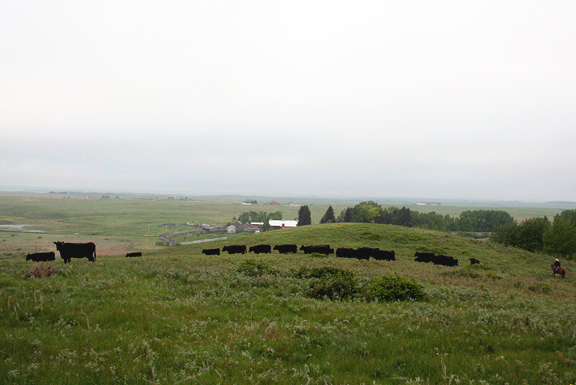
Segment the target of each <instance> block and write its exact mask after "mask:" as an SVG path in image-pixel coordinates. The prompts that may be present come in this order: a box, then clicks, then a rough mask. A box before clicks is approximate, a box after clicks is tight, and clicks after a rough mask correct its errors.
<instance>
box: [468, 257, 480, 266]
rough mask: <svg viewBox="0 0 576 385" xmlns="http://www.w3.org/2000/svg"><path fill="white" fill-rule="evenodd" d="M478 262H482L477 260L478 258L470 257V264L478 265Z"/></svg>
mask: <svg viewBox="0 0 576 385" xmlns="http://www.w3.org/2000/svg"><path fill="white" fill-rule="evenodd" d="M478 263H480V261H479V260H477V259H476V258H470V264H471V265H476V264H478Z"/></svg>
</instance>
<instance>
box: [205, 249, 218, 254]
mask: <svg viewBox="0 0 576 385" xmlns="http://www.w3.org/2000/svg"><path fill="white" fill-rule="evenodd" d="M202 253H203V254H206V255H220V249H219V248H215V249H203V250H202Z"/></svg>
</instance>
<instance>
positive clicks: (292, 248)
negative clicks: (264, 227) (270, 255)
mask: <svg viewBox="0 0 576 385" xmlns="http://www.w3.org/2000/svg"><path fill="white" fill-rule="evenodd" d="M273 250H278V252H279V253H280V254H288V253H297V252H298V246H296V245H276V246H274V249H273Z"/></svg>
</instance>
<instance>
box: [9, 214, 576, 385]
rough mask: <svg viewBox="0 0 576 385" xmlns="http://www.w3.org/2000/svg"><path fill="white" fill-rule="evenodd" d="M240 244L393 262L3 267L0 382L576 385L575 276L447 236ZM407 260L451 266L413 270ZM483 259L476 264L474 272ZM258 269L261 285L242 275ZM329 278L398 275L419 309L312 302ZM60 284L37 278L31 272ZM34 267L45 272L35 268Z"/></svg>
mask: <svg viewBox="0 0 576 385" xmlns="http://www.w3.org/2000/svg"><path fill="white" fill-rule="evenodd" d="M233 241H234V243H243V244H246V245H248V246H249V245H256V244H260V243H266V244H272V245H274V244H277V243H296V244H298V245H301V244H320V243H321V244H326V243H328V244H330V245H331V246H332V247H333V248H337V247H363V246H368V247H379V248H381V249H386V250H394V251H395V252H396V256H397V260H396V261H392V262H387V261H374V260H369V261H358V260H348V259H340V258H335V257H334V256H330V257H328V258H316V257H311V256H308V255H304V254H303V253H302V252H299V253H298V254H295V255H281V254H278V253H277V252H273V254H268V255H254V254H250V253H248V254H246V255H227V254H226V253H223V254H222V255H220V256H205V255H203V254H201V250H202V248H204V247H222V246H224V245H226V244H229V243H230V241H216V242H211V243H209V244H200V245H190V246H180V247H176V248H169V249H162V250H160V251H157V252H150V253H145V256H144V257H142V258H124V257H117V256H106V255H101V256H99V258H98V260H97V261H96V263H90V262H88V261H86V260H75V261H73V263H72V264H70V265H64V264H63V263H62V260H61V259H58V260H57V261H55V262H53V263H51V264H50V266H46V265H38V264H33V263H31V262H25V261H24V258H23V255H22V252H16V253H13V252H11V253H1V254H0V266H1V269H0V330H1V331H2V333H0V378H3V379H4V380H3V383H14V384H27V383H37V384H48V383H56V384H59V383H61V384H86V383H99V384H107V383H111V384H112V383H113V384H116V383H128V384H148V383H152V384H272V383H274V384H362V383H364V384H399V383H400V384H402V383H410V384H414V383H423V384H456V383H466V384H505V383H509V384H524V383H527V384H572V383H574V381H575V380H576V347H575V346H576V344H575V342H574V338H575V337H574V336H575V335H576V318H575V315H576V306H575V305H574V303H575V302H574V299H575V297H574V293H575V290H574V283H575V281H574V279H573V276H572V271H574V269H573V265H572V263H571V262H564V264H563V267H565V268H566V269H567V270H568V275H567V277H566V278H565V279H559V278H556V279H554V278H552V277H551V273H550V267H549V266H550V263H551V260H550V257H546V256H541V255H537V254H533V253H529V252H525V251H521V250H516V249H510V248H505V247H502V246H500V245H496V244H492V243H490V242H487V241H476V240H472V239H468V238H461V237H457V236H452V235H449V234H445V233H438V232H431V231H423V230H417V229H408V228H401V227H395V226H388V225H366V224H333V225H315V226H305V227H300V228H296V229H284V230H279V231H272V232H266V233H261V234H255V235H250V236H245V237H239V238H236V239H234V240H233ZM415 251H432V252H436V253H444V254H447V255H451V256H454V257H455V258H458V259H459V260H460V266H457V267H444V266H434V265H432V264H424V263H417V262H414V260H413V259H414V258H413V255H414V252H415ZM469 258H477V259H479V260H480V261H481V263H480V265H473V266H471V265H470V264H469ZM249 260H253V261H255V262H257V263H260V264H262V266H266V267H267V269H266V270H262V271H261V272H262V273H263V274H247V273H246V271H243V270H241V269H239V267H240V266H241V265H242V263H243V262H246V261H249ZM321 266H335V267H339V268H342V269H345V270H349V271H352V272H353V273H354V274H355V275H356V277H357V278H358V282H359V284H360V285H366V284H367V283H368V282H370V279H371V278H373V277H379V276H382V275H393V274H398V275H400V276H402V277H405V278H408V279H414V280H416V281H417V282H419V283H420V284H422V285H423V287H424V290H425V292H426V295H427V300H425V301H409V302H376V301H366V300H365V299H362V298H355V299H352V300H344V301H331V300H327V299H316V298H312V297H311V296H310V287H311V286H310V285H311V283H312V281H313V280H312V279H308V278H302V277H301V276H299V275H298V274H295V272H297V271H299V270H300V269H302V268H313V267H321ZM33 267H36V268H37V269H40V270H39V271H44V272H50V271H52V272H53V274H52V275H50V276H47V277H42V278H33V277H30V274H31V272H32V268H33ZM42 269H43V270H42Z"/></svg>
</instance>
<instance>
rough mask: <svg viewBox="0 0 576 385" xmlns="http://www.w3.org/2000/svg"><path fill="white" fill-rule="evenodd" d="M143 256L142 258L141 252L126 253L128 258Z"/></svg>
mask: <svg viewBox="0 0 576 385" xmlns="http://www.w3.org/2000/svg"><path fill="white" fill-rule="evenodd" d="M141 256H142V252H141V251H135V252H133V253H126V257H141Z"/></svg>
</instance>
